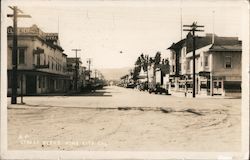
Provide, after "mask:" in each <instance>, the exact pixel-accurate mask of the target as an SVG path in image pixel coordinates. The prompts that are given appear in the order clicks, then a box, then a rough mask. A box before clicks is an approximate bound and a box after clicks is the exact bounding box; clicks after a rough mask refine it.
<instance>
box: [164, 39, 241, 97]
mask: <svg viewBox="0 0 250 160" xmlns="http://www.w3.org/2000/svg"><path fill="white" fill-rule="evenodd" d="M169 49H170V50H171V51H172V52H171V58H170V68H171V71H170V85H171V86H170V90H171V91H185V87H187V88H188V91H192V89H191V88H192V84H193V80H192V76H193V70H192V68H193V60H192V59H193V46H192V37H191V36H190V34H188V35H187V37H186V38H185V39H183V40H181V41H179V42H177V43H176V44H173V45H172V46H171V47H169ZM241 52H242V51H241V41H239V40H238V38H237V37H218V36H216V35H215V36H214V37H213V36H212V34H207V35H206V36H205V37H196V55H195V62H196V65H195V66H196V67H195V75H196V81H195V83H196V86H197V87H196V94H206V95H224V96H228V95H231V96H239V95H240V92H241Z"/></svg>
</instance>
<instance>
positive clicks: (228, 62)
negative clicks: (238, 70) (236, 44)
mask: <svg viewBox="0 0 250 160" xmlns="http://www.w3.org/2000/svg"><path fill="white" fill-rule="evenodd" d="M225 67H226V68H232V57H230V56H226V57H225Z"/></svg>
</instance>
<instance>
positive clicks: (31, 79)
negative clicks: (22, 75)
mask: <svg viewBox="0 0 250 160" xmlns="http://www.w3.org/2000/svg"><path fill="white" fill-rule="evenodd" d="M26 93H27V94H35V93H36V76H34V75H27V76H26Z"/></svg>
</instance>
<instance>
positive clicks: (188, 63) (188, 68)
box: [187, 61, 190, 70]
mask: <svg viewBox="0 0 250 160" xmlns="http://www.w3.org/2000/svg"><path fill="white" fill-rule="evenodd" d="M187 70H190V61H187Z"/></svg>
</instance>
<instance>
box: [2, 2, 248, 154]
mask: <svg viewBox="0 0 250 160" xmlns="http://www.w3.org/2000/svg"><path fill="white" fill-rule="evenodd" d="M190 4H191V5H190ZM39 5H41V6H39ZM196 5H197V6H196ZM4 6H5V8H4V10H3V14H4V15H6V16H5V17H6V18H5V22H6V24H5V27H6V28H5V29H6V32H7V33H6V42H7V43H6V44H7V45H6V46H5V47H6V53H7V56H6V63H7V65H6V68H4V69H5V71H6V75H5V77H6V92H7V93H5V95H6V96H7V104H6V108H7V119H6V121H7V137H8V139H7V147H8V149H9V150H37V151H50V150H53V151H177V152H241V151H242V150H241V147H242V137H241V135H242V124H241V120H242V112H241V111H242V88H243V86H242V68H243V65H242V61H243V60H242V57H243V54H242V51H243V48H242V44H243V43H244V38H243V36H244V33H243V31H242V28H244V27H243V21H242V13H243V11H242V10H243V9H242V8H243V7H242V3H240V2H239V3H238V2H237V3H234V2H230V3H229V2H228V5H226V6H224V5H223V2H218V3H210V2H206V1H204V2H199V3H197V4H196V3H194V2H189V3H187V2H183V1H182V0H180V1H178V2H174V3H173V2H169V1H161V2H156V3H153V2H151V1H136V2H126V1H96V2H90V1H75V3H70V2H69V1H63V2H62V3H61V4H60V3H57V2H55V1H48V2H46V3H39V2H36V3H34V4H32V5H30V4H29V3H27V2H24V3H20V2H15V3H11V2H8V1H5V3H4ZM34 6H39V7H34ZM1 78H2V77H1Z"/></svg>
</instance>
